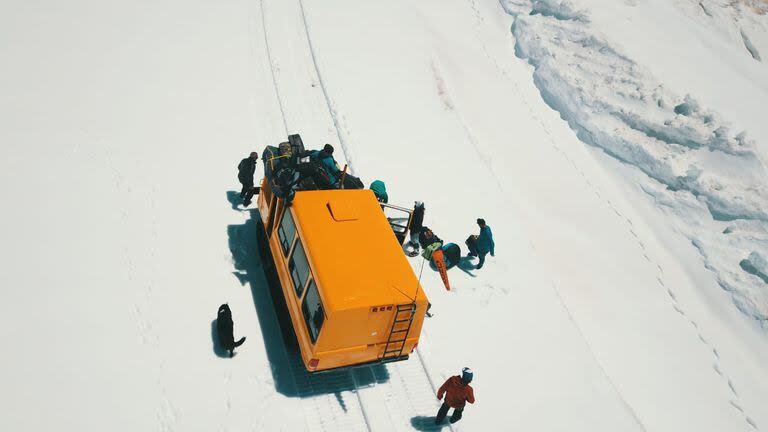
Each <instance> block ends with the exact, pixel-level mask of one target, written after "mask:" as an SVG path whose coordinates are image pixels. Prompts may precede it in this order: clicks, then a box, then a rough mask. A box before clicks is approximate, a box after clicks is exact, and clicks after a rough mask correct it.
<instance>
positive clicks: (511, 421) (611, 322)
mask: <svg viewBox="0 0 768 432" xmlns="http://www.w3.org/2000/svg"><path fill="white" fill-rule="evenodd" d="M764 10H765V6H764V3H763V2H758V1H743V2H728V3H727V4H724V5H723V4H721V2H715V1H709V0H702V1H694V0H674V1H668V0H627V1H624V2H616V1H610V0H594V1H593V0H590V1H586V0H574V1H573V2H560V1H554V0H534V1H527V0H502V1H501V2H499V1H497V0H443V1H437V0H429V1H423V2H408V1H405V0H392V1H388V2H374V3H371V2H359V1H358V2H355V1H351V0H325V1H322V2H321V1H319V0H286V1H283V0H261V1H257V0H234V1H231V2H227V3H217V4H213V3H211V2H203V1H195V0H193V1H185V2H181V1H179V0H163V1H159V2H154V3H152V4H138V3H136V4H131V3H126V2H117V1H99V2H96V1H87V0H75V1H72V2H67V3H66V4H65V3H61V2H52V1H41V2H32V3H30V2H27V3H17V4H10V3H6V4H3V5H1V6H0V41H2V44H0V94H2V95H3V97H2V99H0V100H1V101H2V102H0V115H2V118H3V123H2V127H1V128H0V143H1V144H0V145H1V146H2V147H0V148H1V149H2V150H1V151H2V153H1V155H2V157H1V158H0V176H2V182H1V185H0V191H2V196H3V198H4V205H3V215H4V217H3V219H2V220H3V224H2V225H1V227H0V239H2V243H3V248H2V254H1V255H0V258H1V259H2V262H3V263H4V265H3V271H2V272H0V284H1V285H2V287H3V293H4V301H3V302H2V306H0V308H1V309H0V313H2V316H3V317H5V323H6V324H5V326H3V329H2V333H0V334H2V339H1V340H2V342H3V346H4V347H5V349H4V351H3V356H2V360H0V370H2V372H0V381H1V382H2V383H3V386H2V392H1V393H0V396H1V397H2V406H3V408H4V409H3V415H2V416H0V429H2V430H30V431H33V430H34V431H37V430H49V429H54V428H56V429H58V430H103V429H105V428H108V429H112V430H183V431H186V430H201V431H209V430H234V431H239V430H265V431H272V430H285V431H294V430H320V431H334V430H343V431H347V430H374V431H379V430H383V431H387V430H396V431H404V430H414V429H416V430H440V429H449V427H448V426H447V425H446V426H444V427H442V428H441V427H435V426H433V425H431V423H430V422H431V418H430V417H431V416H433V415H434V414H435V412H436V411H437V407H438V405H439V402H438V401H437V399H436V398H435V397H434V390H435V387H436V386H439V385H440V384H441V383H442V381H443V380H445V379H446V378H447V377H449V376H451V375H454V374H457V373H459V371H460V369H461V367H463V366H470V367H472V368H473V369H474V371H475V382H474V383H473V386H474V387H475V393H476V396H477V403H476V404H475V405H472V406H469V407H468V408H467V409H466V411H465V416H464V418H463V419H462V420H461V422H460V423H457V424H455V425H453V426H451V427H450V428H451V429H452V430H455V431H458V430H466V431H485V430H542V431H555V430H562V431H565V430H568V431H572V430H585V431H587V430H588V431H618V430H621V431H624V430H627V431H642V430H644V431H681V430H686V431H688V430H690V431H741V430H743V431H751V430H761V429H765V428H768V411H766V410H765V407H764V401H765V400H768V367H767V366H766V365H767V364H768V342H767V339H766V338H768V336H767V335H766V333H765V332H766V324H765V322H766V319H767V318H768V280H767V279H768V263H767V260H768V207H767V206H766V202H767V201H766V198H768V175H767V173H766V170H765V161H767V160H768V125H767V124H766V123H765V121H764V114H763V112H764V108H763V107H764V106H765V104H766V102H768V66H766V63H765V61H766V57H768V30H767V29H768V17H767V16H766V15H765V13H764ZM761 11H763V12H761ZM286 133H301V134H302V137H303V138H304V141H305V143H307V145H308V146H312V147H319V146H321V145H322V144H324V143H326V142H329V143H332V144H334V145H335V146H336V147H337V149H339V151H337V152H336V153H337V155H338V157H337V159H338V160H339V161H340V162H341V163H348V164H349V166H350V168H351V169H352V171H353V172H354V173H355V174H357V175H359V176H361V177H362V178H363V180H364V181H365V182H366V183H370V182H371V181H372V180H374V179H381V180H384V181H385V182H386V183H387V186H388V189H389V195H390V201H391V202H393V203H400V204H403V205H410V204H411V203H412V202H413V201H414V200H422V201H425V203H426V207H427V211H426V220H425V223H426V224H427V225H428V226H430V227H431V228H433V229H434V230H435V232H436V233H437V234H438V235H439V236H440V237H442V238H443V239H446V240H448V241H453V242H456V243H459V244H462V246H463V239H465V238H466V237H467V235H468V234H470V233H472V232H475V231H476V230H477V227H476V225H475V224H474V220H475V219H476V218H477V217H483V218H485V219H486V220H487V221H488V223H489V225H490V226H491V227H492V228H493V230H494V237H495V240H496V245H497V254H496V256H495V257H489V259H488V261H487V264H486V266H485V267H484V268H483V269H482V270H474V269H473V268H471V266H469V265H464V266H463V270H462V268H456V269H453V270H451V272H450V278H451V281H452V285H453V287H454V289H453V290H452V291H451V292H447V291H445V290H444V289H443V288H442V283H441V282H440V278H439V276H438V275H437V274H436V273H435V272H433V271H431V270H429V269H428V268H426V269H425V270H424V276H423V278H422V284H423V286H424V288H425V290H426V291H427V294H428V295H429V297H430V300H431V302H432V304H433V308H432V310H433V311H434V312H435V316H434V317H433V318H431V319H429V320H427V322H426V323H425V328H424V332H423V336H422V340H421V343H420V345H419V349H418V354H417V355H414V356H412V358H411V359H410V360H409V361H407V362H404V363H398V364H389V365H387V366H381V367H374V368H364V369H359V370H356V371H355V372H348V371H343V372H339V373H333V374H331V375H327V376H320V377H316V376H313V377H310V376H307V374H306V373H305V372H304V371H303V370H302V367H301V365H300V364H299V363H298V362H297V358H296V355H295V347H294V346H293V344H292V343H291V335H290V332H289V331H285V330H286V326H285V323H284V316H283V315H282V314H281V308H280V303H279V301H278V299H276V298H275V296H274V294H275V292H274V290H273V289H270V288H269V287H268V284H267V280H266V278H265V275H264V272H263V269H262V268H261V266H260V261H259V259H258V254H259V252H258V247H257V245H256V244H255V240H256V229H257V227H256V224H255V218H256V217H257V214H256V213H254V212H251V211H244V212H243V211H240V210H239V209H238V208H237V206H236V195H237V193H236V192H235V191H236V190H238V189H239V185H238V184H237V182H236V177H235V166H236V164H237V162H238V161H239V159H240V158H242V157H245V155H247V153H248V152H250V151H253V150H261V149H262V148H263V146H264V145H271V144H274V143H277V142H279V141H281V140H283V139H284V138H285V135H286ZM412 264H413V266H414V269H415V270H416V271H417V272H418V271H419V270H420V269H421V265H422V261H421V260H420V258H413V259H412ZM273 288H274V287H273ZM224 302H228V303H229V304H230V306H231V307H232V310H233V314H234V319H235V334H236V336H239V335H245V336H247V338H248V339H247V341H246V342H245V344H244V345H243V346H242V347H241V348H240V349H239V350H238V354H237V355H236V356H235V357H234V358H232V359H229V358H226V357H222V355H221V354H222V353H220V352H219V351H218V349H217V347H216V345H215V344H214V341H213V337H212V336H213V330H214V328H213V325H214V324H215V323H214V322H213V320H214V319H215V313H216V309H217V308H218V305H219V304H221V303H224Z"/></svg>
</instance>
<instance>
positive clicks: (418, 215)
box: [407, 201, 424, 257]
mask: <svg viewBox="0 0 768 432" xmlns="http://www.w3.org/2000/svg"><path fill="white" fill-rule="evenodd" d="M423 224H424V203H423V202H421V201H416V202H415V203H414V205H413V213H412V216H411V227H410V230H411V234H410V235H411V239H410V240H409V241H408V245H407V249H408V256H412V257H414V256H416V255H418V254H419V234H421V227H422V226H423Z"/></svg>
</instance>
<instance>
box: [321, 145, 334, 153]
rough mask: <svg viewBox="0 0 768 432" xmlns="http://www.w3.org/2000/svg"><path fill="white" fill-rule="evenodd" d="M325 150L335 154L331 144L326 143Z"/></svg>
mask: <svg viewBox="0 0 768 432" xmlns="http://www.w3.org/2000/svg"><path fill="white" fill-rule="evenodd" d="M323 151H324V152H326V153H328V154H333V146H332V145H330V144H326V145H324V146H323Z"/></svg>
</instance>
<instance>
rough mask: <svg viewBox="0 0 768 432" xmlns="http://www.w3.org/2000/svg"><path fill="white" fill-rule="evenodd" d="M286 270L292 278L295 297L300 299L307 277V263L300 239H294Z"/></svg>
mask: <svg viewBox="0 0 768 432" xmlns="http://www.w3.org/2000/svg"><path fill="white" fill-rule="evenodd" d="M288 270H289V271H290V272H291V279H293V287H294V288H295V289H296V298H297V299H300V298H301V294H302V293H303V292H304V284H305V283H306V281H307V277H309V263H308V262H307V256H306V255H305V254H304V246H302V245H301V241H300V240H297V241H296V246H294V248H293V254H291V260H290V261H289V263H288Z"/></svg>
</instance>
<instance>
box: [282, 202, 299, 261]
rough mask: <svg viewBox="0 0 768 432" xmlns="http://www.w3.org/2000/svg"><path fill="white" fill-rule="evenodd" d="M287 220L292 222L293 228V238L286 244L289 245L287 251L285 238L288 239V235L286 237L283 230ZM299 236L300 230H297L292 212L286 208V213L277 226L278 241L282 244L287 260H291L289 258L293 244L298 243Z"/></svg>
mask: <svg viewBox="0 0 768 432" xmlns="http://www.w3.org/2000/svg"><path fill="white" fill-rule="evenodd" d="M286 218H288V219H289V220H290V223H291V226H292V227H293V237H291V239H290V240H289V241H287V242H285V243H287V247H288V249H286V244H285V243H284V240H286V239H285V238H284V237H286V235H285V230H284V229H283V223H284V222H285V220H286ZM298 236H299V235H298V230H297V229H296V221H295V220H293V215H292V214H291V212H290V210H289V209H287V208H286V209H285V211H284V212H283V217H281V218H280V223H279V224H278V225H277V239H278V242H279V243H280V249H281V250H282V251H283V256H284V257H285V258H286V259H289V257H290V256H291V254H292V250H293V244H294V243H295V242H296V238H298Z"/></svg>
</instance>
